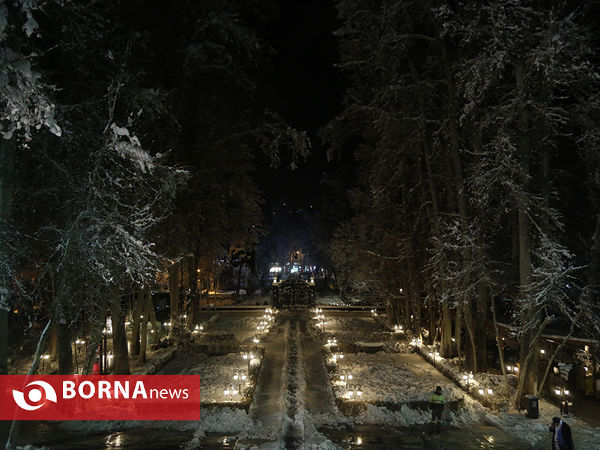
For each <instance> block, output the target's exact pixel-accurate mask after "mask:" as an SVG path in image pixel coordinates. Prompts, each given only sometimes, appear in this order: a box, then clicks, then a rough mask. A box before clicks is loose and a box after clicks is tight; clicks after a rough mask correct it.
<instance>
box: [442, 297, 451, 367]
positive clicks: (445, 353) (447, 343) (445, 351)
mask: <svg viewBox="0 0 600 450" xmlns="http://www.w3.org/2000/svg"><path fill="white" fill-rule="evenodd" d="M440 353H441V355H442V357H443V358H451V357H452V353H453V350H452V320H451V318H450V306H448V302H447V301H444V302H442V338H441V345H440Z"/></svg>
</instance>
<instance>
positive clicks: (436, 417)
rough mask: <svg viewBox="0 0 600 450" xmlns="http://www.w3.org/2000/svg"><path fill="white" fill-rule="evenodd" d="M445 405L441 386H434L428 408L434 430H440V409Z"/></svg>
mask: <svg viewBox="0 0 600 450" xmlns="http://www.w3.org/2000/svg"><path fill="white" fill-rule="evenodd" d="M445 405H446V398H445V397H444V394H442V387H441V386H438V387H436V388H435V392H434V393H433V394H431V398H430V399H429V408H430V409H431V423H432V424H435V430H436V431H437V432H438V433H439V432H440V421H441V420H442V411H443V410H444V406H445Z"/></svg>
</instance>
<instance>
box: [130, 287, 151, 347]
mask: <svg viewBox="0 0 600 450" xmlns="http://www.w3.org/2000/svg"><path fill="white" fill-rule="evenodd" d="M132 295H133V296H134V301H133V313H132V316H133V319H132V322H133V323H132V326H131V354H132V355H139V354H140V327H141V324H142V322H144V321H145V320H147V318H146V317H145V316H144V291H142V290H139V291H136V292H135V293H134V294H132Z"/></svg>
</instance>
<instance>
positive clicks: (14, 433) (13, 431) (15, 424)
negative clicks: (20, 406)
mask: <svg viewBox="0 0 600 450" xmlns="http://www.w3.org/2000/svg"><path fill="white" fill-rule="evenodd" d="M51 327H52V320H49V321H48V323H47V324H46V327H45V328H44V330H43V331H42V334H41V335H40V338H39V339H38V344H37V347H36V349H35V353H34V355H33V362H32V363H31V367H30V369H29V372H28V373H27V375H35V374H36V373H37V371H38V368H39V366H40V357H41V356H42V352H43V351H44V348H45V347H46V341H47V340H48V335H49V334H50V328H51ZM20 426H21V422H20V421H18V420H13V421H12V424H11V425H10V432H9V434H8V440H7V441H6V447H5V448H6V449H11V450H12V449H14V448H17V440H18V439H19V429H20Z"/></svg>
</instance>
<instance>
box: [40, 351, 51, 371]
mask: <svg viewBox="0 0 600 450" xmlns="http://www.w3.org/2000/svg"><path fill="white" fill-rule="evenodd" d="M41 359H42V370H44V368H45V366H46V361H48V360H49V359H50V355H42V357H41Z"/></svg>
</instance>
